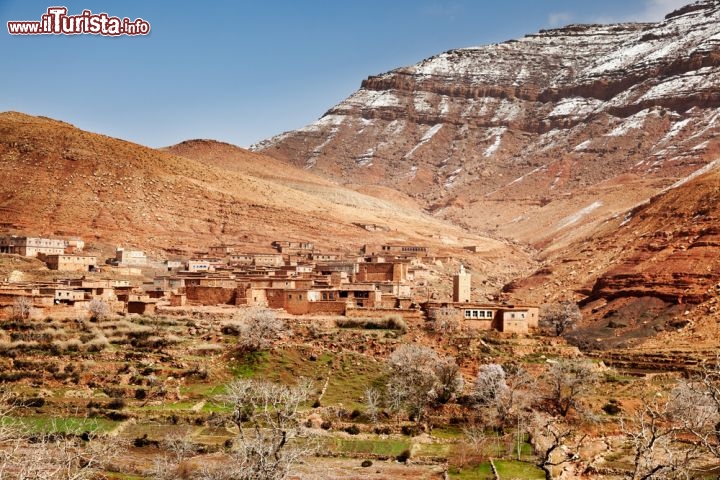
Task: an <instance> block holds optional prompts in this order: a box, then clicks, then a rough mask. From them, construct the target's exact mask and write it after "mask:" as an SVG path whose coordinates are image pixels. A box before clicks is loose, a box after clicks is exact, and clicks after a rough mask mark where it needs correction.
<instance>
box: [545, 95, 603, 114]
mask: <svg viewBox="0 0 720 480" xmlns="http://www.w3.org/2000/svg"><path fill="white" fill-rule="evenodd" d="M602 105H603V102H602V101H600V100H596V99H594V98H583V97H571V98H564V99H562V100H560V101H559V102H558V103H557V105H555V108H553V110H552V112H550V113H549V114H548V116H549V117H551V118H552V117H586V116H588V115H590V114H591V113H593V112H594V111H595V110H597V109H598V107H600V106H602Z"/></svg>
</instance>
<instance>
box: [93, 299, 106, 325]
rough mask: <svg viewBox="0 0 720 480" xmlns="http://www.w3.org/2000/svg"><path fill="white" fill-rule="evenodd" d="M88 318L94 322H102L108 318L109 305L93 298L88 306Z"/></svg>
mask: <svg viewBox="0 0 720 480" xmlns="http://www.w3.org/2000/svg"><path fill="white" fill-rule="evenodd" d="M88 309H89V310H90V316H91V317H92V318H94V319H95V320H99V321H102V320H104V319H106V318H107V317H109V316H110V305H108V304H107V302H106V301H105V300H101V299H99V298H93V299H92V300H90V305H88Z"/></svg>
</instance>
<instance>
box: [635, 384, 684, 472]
mask: <svg viewBox="0 0 720 480" xmlns="http://www.w3.org/2000/svg"><path fill="white" fill-rule="evenodd" d="M679 406H680V404H678V403H677V402H676V398H674V397H671V398H669V399H665V398H663V397H662V396H661V395H656V396H654V397H652V398H651V399H643V402H642V405H641V407H640V408H639V409H638V411H637V412H635V414H634V415H633V416H632V417H631V418H630V419H629V420H623V421H622V423H621V426H622V430H623V433H624V434H625V438H626V439H627V442H628V444H629V446H630V448H631V450H632V452H633V470H632V471H631V472H629V473H628V475H627V478H629V479H631V480H650V479H657V480H660V479H681V478H682V479H685V478H690V473H691V467H692V462H693V461H694V460H695V459H696V458H697V457H698V450H697V448H696V447H695V446H694V445H692V444H690V443H688V442H679V441H678V440H679V436H680V435H682V433H683V432H684V427H683V425H682V422H678V418H677V416H676V412H677V411H678V410H677V408H678V407H679Z"/></svg>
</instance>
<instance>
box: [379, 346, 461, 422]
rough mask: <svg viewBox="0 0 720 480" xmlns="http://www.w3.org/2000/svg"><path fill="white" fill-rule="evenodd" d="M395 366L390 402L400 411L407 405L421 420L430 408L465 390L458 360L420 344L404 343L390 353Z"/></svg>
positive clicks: (388, 395)
mask: <svg viewBox="0 0 720 480" xmlns="http://www.w3.org/2000/svg"><path fill="white" fill-rule="evenodd" d="M390 367H391V369H392V371H391V374H390V380H389V382H388V384H387V391H386V393H387V403H388V404H389V406H390V408H391V409H392V410H394V411H396V412H398V411H400V410H401V409H403V408H405V409H406V410H407V411H408V412H409V413H410V415H411V416H413V417H414V418H415V420H416V421H418V422H419V421H420V420H421V418H422V416H423V414H424V412H425V409H426V407H427V406H428V405H429V404H431V403H434V402H440V403H444V402H447V401H449V400H450V399H451V398H452V397H453V396H455V395H456V394H457V393H459V392H461V391H462V387H463V379H462V375H460V373H459V371H458V368H457V364H456V363H455V359H454V358H452V357H443V356H440V355H438V354H437V353H436V352H435V351H434V350H433V349H431V348H428V347H424V346H421V345H418V344H414V343H409V344H403V345H400V346H399V347H398V348H397V349H396V350H395V351H394V352H393V353H392V354H391V355H390Z"/></svg>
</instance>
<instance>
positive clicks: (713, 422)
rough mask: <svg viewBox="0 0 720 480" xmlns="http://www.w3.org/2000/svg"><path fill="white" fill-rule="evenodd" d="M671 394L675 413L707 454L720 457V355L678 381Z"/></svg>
mask: <svg viewBox="0 0 720 480" xmlns="http://www.w3.org/2000/svg"><path fill="white" fill-rule="evenodd" d="M673 394H674V398H675V399H676V402H675V404H676V407H675V416H676V417H677V418H680V419H681V420H682V422H683V424H684V426H685V428H686V429H687V430H688V432H690V433H691V434H692V435H693V436H694V437H695V438H696V439H697V440H699V441H700V443H701V445H702V446H703V447H704V448H705V449H706V450H707V451H708V452H709V453H710V454H712V455H713V456H715V457H716V458H720V356H719V357H716V358H715V360H714V362H712V363H710V364H701V365H700V370H699V372H697V373H696V374H694V375H692V376H690V378H688V379H684V380H681V381H680V382H679V383H678V385H677V387H676V389H675V391H674V392H673Z"/></svg>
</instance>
